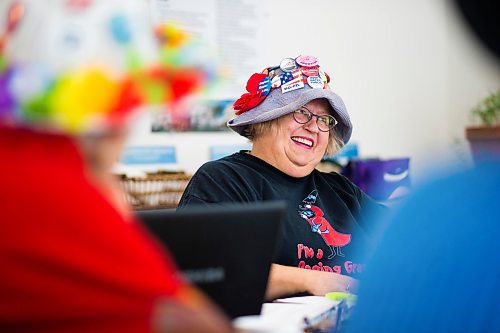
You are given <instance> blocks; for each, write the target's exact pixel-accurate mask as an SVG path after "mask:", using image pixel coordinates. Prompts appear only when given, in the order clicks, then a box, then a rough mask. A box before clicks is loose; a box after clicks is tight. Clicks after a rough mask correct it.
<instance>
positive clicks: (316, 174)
mask: <svg viewBox="0 0 500 333" xmlns="http://www.w3.org/2000/svg"><path fill="white" fill-rule="evenodd" d="M270 200H284V201H286V202H287V203H288V215H287V218H286V220H285V224H284V226H283V234H282V237H281V242H280V245H279V250H278V256H277V258H276V260H275V262H276V263H278V264H282V265H287V266H294V267H301V268H306V269H316V270H323V271H331V272H335V273H340V274H347V275H350V276H353V277H357V276H358V274H359V273H360V272H361V271H362V270H363V268H364V262H361V261H363V259H362V258H364V256H362V253H363V252H364V250H366V249H367V248H369V247H370V246H371V243H372V240H373V238H374V237H373V236H374V232H375V231H376V230H377V218H378V216H379V214H380V213H383V212H384V211H385V210H386V207H385V206H384V205H382V204H380V203H378V202H376V201H375V200H373V199H372V198H370V197H369V196H368V195H366V194H365V193H363V192H362V191H361V190H360V189H359V188H358V187H357V186H356V185H354V184H353V183H352V182H351V181H350V180H349V179H347V178H345V177H344V176H341V175H339V174H337V173H324V172H320V171H318V170H314V171H313V172H312V173H311V174H310V175H308V176H305V177H300V178H296V177H291V176H289V175H287V174H285V173H283V172H281V171H280V170H278V169H276V168H275V167H273V166H271V165H270V164H268V163H266V162H264V161H262V160H261V159H259V158H257V157H255V156H252V155H250V154H246V153H245V152H243V151H242V152H239V153H235V154H233V155H231V156H227V157H225V158H222V159H220V160H216V161H211V162H207V163H205V164H204V165H203V166H201V167H200V169H199V170H198V171H197V172H196V173H195V174H194V175H193V178H192V179H191V181H190V182H189V184H188V186H187V188H186V190H185V192H184V194H183V196H182V198H181V201H180V203H179V208H180V209H182V208H183V207H184V206H187V205H191V204H213V203H218V204H223V203H228V202H254V201H270ZM236 232H237V231H236ZM255 246H259V245H258V240H257V239H256V240H255Z"/></svg>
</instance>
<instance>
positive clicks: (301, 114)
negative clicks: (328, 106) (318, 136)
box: [292, 106, 338, 132]
mask: <svg viewBox="0 0 500 333" xmlns="http://www.w3.org/2000/svg"><path fill="white" fill-rule="evenodd" d="M292 114H293V119H295V121H296V122H298V123H299V124H307V123H308V122H309V121H310V120H311V119H312V117H313V116H314V117H316V118H317V119H318V120H317V121H316V124H318V128H319V130H320V131H321V132H328V131H330V130H331V129H333V128H334V127H335V125H337V124H338V121H337V119H335V118H333V116H330V115H326V114H325V115H321V116H318V115H316V114H314V113H312V112H311V111H309V110H308V109H307V108H306V107H304V106H303V107H301V108H300V109H298V110H295V111H293V112H292Z"/></svg>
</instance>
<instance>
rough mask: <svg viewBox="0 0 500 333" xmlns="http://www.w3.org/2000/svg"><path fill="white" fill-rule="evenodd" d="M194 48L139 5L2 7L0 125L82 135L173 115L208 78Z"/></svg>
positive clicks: (59, 0) (83, 1) (96, 0)
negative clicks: (141, 117)
mask: <svg viewBox="0 0 500 333" xmlns="http://www.w3.org/2000/svg"><path fill="white" fill-rule="evenodd" d="M193 47H196V45H195V44H194V43H192V41H191V39H190V38H188V36H187V35H186V34H185V33H184V32H183V31H181V30H179V29H177V28H176V27H175V26H172V25H166V26H161V27H156V28H154V27H153V24H152V23H151V21H150V13H149V7H148V1H144V0H127V1H120V0H43V1H40V0H24V1H21V0H18V1H14V0H12V1H11V0H2V1H1V3H0V124H2V123H3V124H13V125H22V126H25V125H29V126H36V127H42V128H44V129H53V130H56V131H60V132H65V133H70V134H81V133H87V132H94V131H102V130H106V129H109V128H112V127H119V126H123V125H124V123H125V122H126V120H127V119H129V116H130V115H131V114H132V113H133V111H134V110H136V109H138V108H139V107H142V106H149V105H166V106H169V107H171V106H173V105H175V104H176V103H179V102H180V101H182V100H183V99H185V98H186V97H188V96H191V95H192V94H193V93H197V92H200V90H201V89H202V88H204V87H205V86H206V84H207V83H208V82H209V81H210V80H212V79H213V78H214V72H213V71H212V69H211V68H210V66H208V65H207V64H202V63H199V60H200V58H199V57H193V56H192V54H193V53H195V52H193V49H192V48H193Z"/></svg>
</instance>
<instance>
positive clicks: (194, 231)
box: [136, 202, 286, 318]
mask: <svg viewBox="0 0 500 333" xmlns="http://www.w3.org/2000/svg"><path fill="white" fill-rule="evenodd" d="M285 210H286V204H285V203H284V202H259V203H244V204H243V203H233V204H227V205H224V206H221V205H204V206H189V207H184V208H183V210H180V211H175V210H170V209H158V210H141V211H137V212H136V213H137V215H138V217H139V219H140V220H142V222H143V223H144V224H145V225H146V227H147V228H148V229H149V230H150V231H151V232H152V234H153V235H154V236H155V237H156V238H157V239H158V240H159V241H160V242H161V243H163V244H164V245H165V247H166V248H168V250H169V252H170V253H171V254H172V256H173V257H174V259H175V261H176V263H177V265H178V266H179V268H180V269H181V271H182V272H183V274H184V276H185V278H187V279H188V280H190V281H191V282H193V283H195V284H196V285H198V286H199V287H200V288H201V289H202V290H203V291H204V292H205V293H206V294H207V295H208V296H210V297H211V298H212V299H213V300H214V301H215V303H217V304H218V305H219V306H220V307H221V308H222V309H223V310H224V311H225V312H226V313H227V314H228V315H229V316H230V317H232V318H235V317H238V316H243V315H255V314H260V311H261V308H262V303H263V301H264V295H265V291H266V286H267V279H268V275H269V269H270V266H271V263H272V261H273V259H274V257H275V254H276V250H277V249H276V245H277V242H278V238H279V234H280V230H281V224H282V220H283V218H284V216H285Z"/></svg>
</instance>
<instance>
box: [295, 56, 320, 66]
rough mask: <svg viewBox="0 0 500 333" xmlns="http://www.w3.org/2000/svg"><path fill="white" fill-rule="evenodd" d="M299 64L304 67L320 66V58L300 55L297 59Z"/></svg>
mask: <svg viewBox="0 0 500 333" xmlns="http://www.w3.org/2000/svg"><path fill="white" fill-rule="evenodd" d="M296 62H297V64H299V65H300V66H304V67H314V66H318V58H316V57H313V56H308V55H301V56H298V57H297V59H296Z"/></svg>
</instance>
